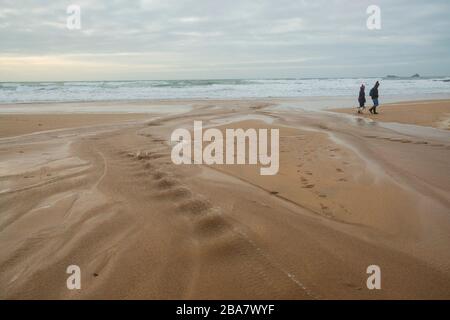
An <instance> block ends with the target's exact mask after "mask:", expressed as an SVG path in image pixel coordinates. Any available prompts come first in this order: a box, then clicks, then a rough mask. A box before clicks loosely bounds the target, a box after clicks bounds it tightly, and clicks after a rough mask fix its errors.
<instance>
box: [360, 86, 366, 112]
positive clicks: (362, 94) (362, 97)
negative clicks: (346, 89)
mask: <svg viewBox="0 0 450 320" xmlns="http://www.w3.org/2000/svg"><path fill="white" fill-rule="evenodd" d="M365 89H366V87H365V86H364V84H362V85H361V87H360V88H359V97H358V102H359V107H358V113H361V111H362V110H364V109H365V108H366V107H365V106H364V104H365V103H366V92H365V91H364V90H365Z"/></svg>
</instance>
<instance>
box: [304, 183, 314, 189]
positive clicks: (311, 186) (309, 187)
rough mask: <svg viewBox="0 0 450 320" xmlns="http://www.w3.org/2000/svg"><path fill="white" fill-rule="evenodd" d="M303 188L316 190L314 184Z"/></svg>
mask: <svg viewBox="0 0 450 320" xmlns="http://www.w3.org/2000/svg"><path fill="white" fill-rule="evenodd" d="M303 188H307V189H311V188H314V185H313V184H308V185H306V186H304V187H303Z"/></svg>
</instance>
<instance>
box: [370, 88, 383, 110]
mask: <svg viewBox="0 0 450 320" xmlns="http://www.w3.org/2000/svg"><path fill="white" fill-rule="evenodd" d="M379 86H380V83H379V82H378V81H377V82H376V83H375V86H374V87H373V88H372V89H370V93H369V95H370V97H371V98H372V101H373V107H372V108H370V109H369V111H370V113H373V114H378V112H377V107H378V87H379Z"/></svg>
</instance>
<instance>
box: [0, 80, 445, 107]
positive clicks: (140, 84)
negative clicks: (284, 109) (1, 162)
mask: <svg viewBox="0 0 450 320" xmlns="http://www.w3.org/2000/svg"><path fill="white" fill-rule="evenodd" d="M377 80H378V81H380V83H381V86H380V89H379V91H380V98H382V97H396V96H398V97H402V98H403V99H406V100H415V99H419V98H420V99H427V98H439V97H442V98H449V97H450V77H427V78H423V77H420V78H391V77H389V78H326V79H325V78H320V79H312V78H308V79H222V80H136V81H61V82H47V81H46V82H0V104H11V103H12V104H15V103H33V102H77V101H122V100H124V101H127V100H161V99H164V100H166V99H236V98H301V97H344V96H345V97H357V96H358V92H359V87H360V85H361V84H365V85H366V94H367V95H368V93H369V90H370V88H371V87H372V86H373V85H374V83H375V81H377Z"/></svg>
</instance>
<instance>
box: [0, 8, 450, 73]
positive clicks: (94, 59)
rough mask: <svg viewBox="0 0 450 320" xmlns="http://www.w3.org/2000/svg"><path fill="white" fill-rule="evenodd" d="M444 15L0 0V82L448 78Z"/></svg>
mask: <svg viewBox="0 0 450 320" xmlns="http://www.w3.org/2000/svg"><path fill="white" fill-rule="evenodd" d="M70 4H77V5H79V6H80V8H81V29H80V30H69V29H68V28H67V26H66V20H67V16H68V14H67V13H66V10H67V6H68V5H70ZM372 4H376V5H378V6H379V7H380V9H381V30H368V29H367V27H366V20H367V18H368V14H367V13H366V9H367V7H368V6H369V5H372ZM449 15H450V1H449V0H431V1H425V0H422V1H419V0H261V1H258V0H239V1H237V0H236V1H233V0H229V1H225V0H222V1H219V0H141V1H138V0H136V1H130V0H101V1H96V0H78V1H76V0H74V1H60V0H58V1H57V0H54V1H46V0H34V1H32V0H29V1H26V0H0V81H33V80H115V79H118V80H132V79H198V78H202V79H205V78H302V77H341V76H342V77H344V76H351V77H367V76H384V75H387V74H397V75H408V76H409V75H412V74H414V73H416V72H417V73H420V74H422V75H450V33H449V30H450V19H449Z"/></svg>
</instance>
